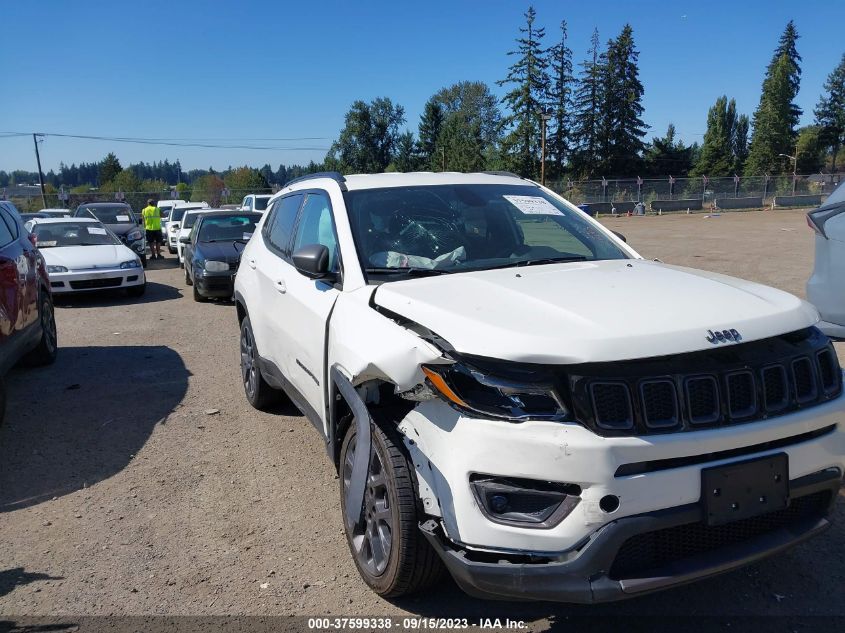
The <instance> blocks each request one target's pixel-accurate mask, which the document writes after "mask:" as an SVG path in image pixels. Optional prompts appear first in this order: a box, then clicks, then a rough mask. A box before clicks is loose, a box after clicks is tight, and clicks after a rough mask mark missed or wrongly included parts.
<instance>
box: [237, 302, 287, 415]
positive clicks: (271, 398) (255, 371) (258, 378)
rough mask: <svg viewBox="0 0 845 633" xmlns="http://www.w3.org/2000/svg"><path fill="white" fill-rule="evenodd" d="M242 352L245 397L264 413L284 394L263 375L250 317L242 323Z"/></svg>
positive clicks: (242, 378) (242, 380)
mask: <svg viewBox="0 0 845 633" xmlns="http://www.w3.org/2000/svg"><path fill="white" fill-rule="evenodd" d="M240 351H241V382H242V383H243V385H244V395H246V399H247V402H249V403H250V404H251V405H252V406H253V408H255V409H258V410H259V411H264V410H266V409H267V408H268V407H269V406H270V405H272V404H275V403H276V402H279V401H280V400H281V399H282V392H281V391H279V390H278V389H273V387H271V386H270V385H268V384H267V381H266V380H264V377H263V376H262V375H261V368H260V367H259V366H258V358H259V355H258V348H257V347H256V345H255V336H254V335H253V333H252V323H251V322H250V320H249V317H246V318H244V320H243V322H242V323H241V338H240Z"/></svg>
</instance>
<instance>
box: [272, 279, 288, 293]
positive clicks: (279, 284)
mask: <svg viewBox="0 0 845 633" xmlns="http://www.w3.org/2000/svg"><path fill="white" fill-rule="evenodd" d="M275 285H276V290H278V291H279V292H281V293H282V294H285V293H286V292H287V291H288V287H287V285H285V280H284V279H277V280H276V284H275Z"/></svg>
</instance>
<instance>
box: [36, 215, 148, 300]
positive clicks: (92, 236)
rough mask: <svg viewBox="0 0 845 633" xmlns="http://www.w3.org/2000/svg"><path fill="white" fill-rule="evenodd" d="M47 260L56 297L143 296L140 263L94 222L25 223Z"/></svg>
mask: <svg viewBox="0 0 845 633" xmlns="http://www.w3.org/2000/svg"><path fill="white" fill-rule="evenodd" d="M26 228H27V230H28V231H29V232H30V233H31V234H32V235H33V236H34V238H35V244H36V246H37V247H38V250H39V251H40V252H41V254H42V255H43V257H44V262H45V264H46V266H47V274H48V276H49V277H50V289H51V290H52V292H53V294H66V293H74V292H85V291H90V290H103V289H107V288H120V289H125V290H126V293H127V294H128V295H129V296H130V297H140V296H141V295H143V294H144V291H145V290H146V286H147V280H146V277H145V276H144V268H143V267H142V265H141V259H140V258H139V257H138V255H137V254H135V252H134V251H133V250H132V249H131V248H129V247H128V246H124V245H123V244H122V243H121V241H120V239H119V238H118V237H117V236H116V235H114V233H112V232H111V231H109V230H108V229H107V228H106V227H105V225H103V224H102V223H101V222H99V221H98V220H95V219H93V218H90V219H89V218H36V219H33V220H30V221H29V222H27V223H26Z"/></svg>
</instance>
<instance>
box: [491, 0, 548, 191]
mask: <svg viewBox="0 0 845 633" xmlns="http://www.w3.org/2000/svg"><path fill="white" fill-rule="evenodd" d="M536 17H537V14H536V12H535V11H534V7H528V11H527V12H526V13H525V26H524V27H521V28H520V29H519V32H520V33H521V34H522V36H521V37H518V38H517V40H516V43H517V47H516V50H514V51H510V52H508V55H515V56H516V57H517V59H516V62H514V64H513V65H512V66H511V67H510V68H509V69H508V75H507V77H505V79H503V80H501V81H498V82H497V84H498V85H500V86H506V85H509V86H513V88H512V89H511V90H510V91H509V92H508V93H506V94H505V96H504V97H503V98H502V102H503V103H505V104H506V105H507V107H508V109H509V110H510V115H509V116H508V117H507V118H506V120H505V124H506V125H507V126H508V127H509V128H510V133H509V134H508V135H507V136H506V137H505V138H504V139H503V141H502V150H503V153H504V154H505V155H506V157H507V159H508V162H509V163H510V165H511V168H512V169H513V170H514V171H515V172H516V173H518V174H520V175H522V176H535V175H536V174H537V172H538V157H539V149H540V147H539V146H540V116H539V115H540V112H541V111H542V110H544V108H545V106H546V99H547V91H548V84H549V77H548V66H549V63H548V60H547V59H546V55H545V51H544V50H543V46H542V44H543V38H544V37H545V34H546V31H545V29H544V28H542V27H537V26H535V24H534V22H535V20H536Z"/></svg>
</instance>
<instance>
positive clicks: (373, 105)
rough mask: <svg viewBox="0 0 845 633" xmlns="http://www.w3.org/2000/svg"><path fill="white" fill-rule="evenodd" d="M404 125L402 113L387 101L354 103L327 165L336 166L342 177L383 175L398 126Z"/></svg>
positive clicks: (395, 138)
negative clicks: (347, 174) (361, 174)
mask: <svg viewBox="0 0 845 633" xmlns="http://www.w3.org/2000/svg"><path fill="white" fill-rule="evenodd" d="M404 122H405V109H404V108H403V107H402V106H400V105H398V104H397V105H393V102H392V101H391V100H390V99H389V98H387V97H379V98H377V99H375V100H373V101H372V102H370V103H365V102H363V101H360V100H359V101H355V102H354V103H353V104H352V107H351V108H350V109H349V111H348V112H347V113H346V118H345V125H344V127H343V129H342V130H341V132H340V136H339V137H338V140H337V141H335V142H334V143H333V144H332V147H331V149H330V150H329V153H328V155H327V157H326V158H327V161H331V162H333V163H334V162H336V164H337V165H338V167H339V169H340V170H341V171H343V172H344V173H364V174H368V173H369V174H371V173H379V172H383V171H384V170H385V169H387V166H388V165H389V164H390V163H391V161H392V160H393V158H394V156H395V152H396V145H397V142H398V140H399V126H400V125H402V124H403V123H404Z"/></svg>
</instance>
